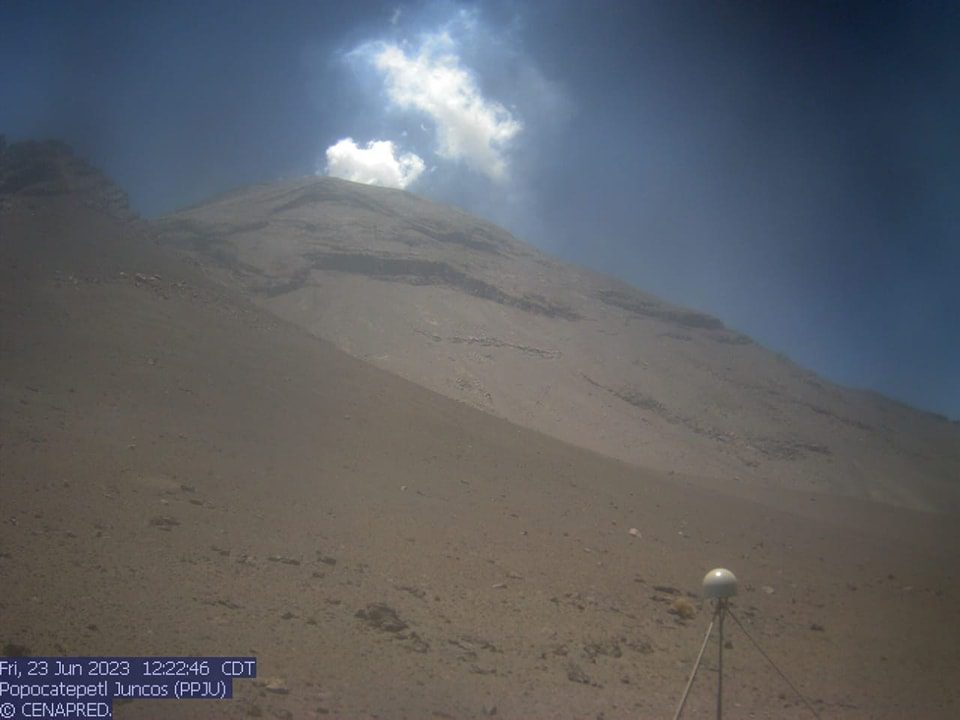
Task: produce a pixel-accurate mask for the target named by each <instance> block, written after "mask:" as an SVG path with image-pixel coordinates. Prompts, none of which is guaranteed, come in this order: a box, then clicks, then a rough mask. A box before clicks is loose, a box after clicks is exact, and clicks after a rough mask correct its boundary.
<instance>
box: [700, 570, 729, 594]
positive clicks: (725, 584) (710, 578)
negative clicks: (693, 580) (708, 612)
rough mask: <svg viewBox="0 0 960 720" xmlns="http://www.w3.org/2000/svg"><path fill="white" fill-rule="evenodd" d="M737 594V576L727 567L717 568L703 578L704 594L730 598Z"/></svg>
mask: <svg viewBox="0 0 960 720" xmlns="http://www.w3.org/2000/svg"><path fill="white" fill-rule="evenodd" d="M736 594H737V576H736V575H734V574H733V573H732V572H730V571H729V570H727V569H725V568H716V569H714V570H711V571H710V572H708V573H707V574H706V575H705V576H704V578H703V596H704V597H706V598H728V597H733V596H734V595H736Z"/></svg>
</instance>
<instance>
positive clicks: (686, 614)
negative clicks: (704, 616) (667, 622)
mask: <svg viewBox="0 0 960 720" xmlns="http://www.w3.org/2000/svg"><path fill="white" fill-rule="evenodd" d="M667 612H668V613H670V614H671V615H676V616H677V617H679V618H680V619H681V620H692V619H693V618H694V617H696V615H697V608H696V607H694V604H693V603H692V602H690V601H689V600H687V598H685V597H678V598H674V600H673V602H672V603H670V607H669V608H667Z"/></svg>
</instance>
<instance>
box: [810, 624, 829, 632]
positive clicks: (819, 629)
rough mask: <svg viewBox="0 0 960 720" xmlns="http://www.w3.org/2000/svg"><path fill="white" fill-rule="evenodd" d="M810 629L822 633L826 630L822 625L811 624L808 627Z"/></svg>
mask: <svg viewBox="0 0 960 720" xmlns="http://www.w3.org/2000/svg"><path fill="white" fill-rule="evenodd" d="M810 629H811V630H814V631H816V632H824V631H825V630H826V628H825V627H824V626H823V625H821V624H820V623H813V624H811V625H810Z"/></svg>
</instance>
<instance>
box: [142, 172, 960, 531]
mask: <svg viewBox="0 0 960 720" xmlns="http://www.w3.org/2000/svg"><path fill="white" fill-rule="evenodd" d="M154 227H155V228H156V229H157V231H158V232H159V234H160V237H161V241H162V242H163V243H164V244H167V245H171V246H175V247H177V248H179V249H181V250H183V251H186V252H188V253H189V254H191V256H192V257H194V258H195V259H197V261H198V262H201V263H202V264H204V265H205V266H207V268H208V271H210V272H211V273H212V274H214V275H216V276H217V277H218V278H219V279H220V280H221V281H223V282H228V283H236V284H238V286H240V287H242V288H243V289H244V291H245V292H246V293H248V296H249V297H250V298H251V300H253V301H254V302H257V303H258V304H261V305H262V306H264V307H267V308H269V309H270V310H271V311H272V312H275V313H276V314H278V315H279V316H281V317H284V318H285V319H288V320H291V321H293V322H295V323H297V324H300V325H301V326H302V327H305V328H307V329H308V330H310V331H311V332H313V333H314V334H316V335H318V336H320V337H324V338H326V339H329V340H331V341H332V342H334V344H336V345H337V346H338V347H340V348H341V349H344V350H346V351H347V352H350V353H351V354H353V355H355V356H357V357H360V358H362V359H364V360H367V361H370V362H373V363H374V364H377V365H378V366H380V367H383V368H384V369H387V370H390V371H391V372H396V373H398V374H400V375H401V376H403V377H406V378H407V379H411V380H413V381H414V382H417V383H419V384H421V385H424V386H426V387H428V388H430V389H432V390H435V391H438V392H441V393H442V394H446V395H448V396H450V397H454V398H456V399H459V400H461V401H464V402H467V403H468V404H472V405H474V406H476V407H479V408H481V409H484V410H486V411H488V412H492V413H493V414H495V415H498V416H500V417H504V418H505V419H508V420H510V421H511V422H516V423H518V424H521V425H524V426H528V427H532V428H534V429H537V430H540V431H542V432H546V433H547V434H549V435H553V436H555V437H559V438H561V439H563V440H564V441H566V442H573V443H574V444H578V445H580V446H582V447H586V448H589V449H592V450H596V451H598V452H601V453H602V454H607V455H610V456H613V457H617V458H619V459H621V460H625V461H627V462H631V463H634V464H639V465H644V466H651V467H656V468H658V469H662V470H674V471H676V472H682V473H689V474H692V475H699V476H706V477H714V478H716V486H717V487H721V486H722V487H726V488H728V489H733V490H736V489H737V488H738V487H739V488H741V490H742V489H743V488H744V487H745V486H747V485H749V486H750V487H751V488H752V490H759V489H761V488H763V487H764V486H767V485H770V484H771V483H782V484H784V485H786V486H788V487H792V488H793V489H799V490H803V489H809V490H811V491H812V492H814V493H818V492H834V493H840V494H847V495H852V496H855V497H869V498H872V499H876V500H880V501H882V502H890V503H893V504H901V505H907V506H911V507H916V508H920V509H924V510H944V511H947V512H955V511H957V510H958V509H960V501H958V488H957V483H955V482H953V481H952V480H951V478H954V477H960V428H957V427H956V426H955V425H954V424H951V423H949V421H947V420H946V419H942V418H940V416H936V415H934V414H930V413H926V412H925V411H922V410H917V409H913V408H909V406H905V405H904V404H902V403H899V402H898V401H894V400H890V399H887V398H885V397H883V396H878V395H875V394H870V393H867V392H865V391H860V390H853V389H848V388H843V387H841V386H839V385H836V384H834V383H831V382H830V381H827V380H824V379H823V378H820V377H819V376H817V375H816V374H815V373H813V372H811V371H809V370H805V369H803V368H800V367H799V366H797V365H795V364H794V363H792V362H791V361H789V360H787V359H785V358H783V356H780V355H778V354H776V353H773V352H772V351H769V350H767V349H765V348H763V347H762V346H760V345H758V344H757V343H755V342H754V341H753V340H752V339H750V338H749V337H747V336H746V335H743V334H742V333H739V332H737V331H736V330H732V329H730V328H728V327H727V326H726V325H725V324H724V323H723V322H722V321H720V320H719V319H717V318H715V317H712V316H710V315H708V314H705V313H702V312H699V311H696V310H692V309H689V308H685V307H682V306H678V305H674V304H671V303H668V302H665V301H663V300H661V299H659V298H657V297H655V296H653V295H651V294H649V293H646V292H644V291H642V290H641V289H638V288H635V287H633V286H631V285H629V284H628V283H626V282H624V281H621V280H617V279H615V278H611V277H609V276H605V275H602V274H600V273H595V272H593V271H591V270H587V269H585V268H581V267H577V266H572V265H569V264H566V263H563V262H561V261H559V260H556V259H554V258H551V257H550V256H549V255H547V254H545V253H543V252H542V251H540V250H537V249H536V248H534V247H532V246H529V245H527V244H525V243H523V242H522V241H520V240H518V239H516V238H515V237H513V236H512V235H510V234H509V233H508V232H507V231H505V230H502V229H500V228H497V227H496V226H494V225H492V224H491V223H489V222H487V221H484V220H482V219H479V218H475V217H473V216H471V215H469V214H468V213H465V212H463V211H461V210H457V209H454V208H449V207H446V206H443V205H440V204H438V203H434V202H432V201H429V200H425V199H422V198H419V197H418V196H415V195H413V194H411V193H407V192H405V191H400V190H393V189H383V188H375V187H370V186H365V185H360V184H356V183H349V182H347V181H343V180H338V179H333V178H304V179H298V180H293V181H288V182H284V183H279V184H274V185H269V186H263V185H261V186H256V187H253V188H248V189H246V190H244V189H240V190H237V191H234V192H232V193H231V194H230V195H229V196H228V197H227V198H225V199H220V200H217V201H214V202H213V203H212V204H210V205H209V206H204V205H199V206H195V207H193V208H192V209H189V210H185V211H181V212H178V213H174V214H172V215H169V216H166V217H164V218H160V219H158V220H156V221H155V222H154ZM864 444H866V446H867V447H865V448H863V449H859V450H856V451H855V452H852V451H850V450H848V448H854V449H856V448H857V447H858V446H864ZM878 458H880V460H879V461H878Z"/></svg>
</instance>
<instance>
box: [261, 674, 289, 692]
mask: <svg viewBox="0 0 960 720" xmlns="http://www.w3.org/2000/svg"><path fill="white" fill-rule="evenodd" d="M258 684H259V685H260V686H261V687H262V688H263V689H264V690H266V691H267V692H270V693H273V694H274V695H286V694H288V693H289V692H290V688H288V687H287V681H286V680H285V679H284V678H282V677H271V678H264V680H263V682H262V683H258Z"/></svg>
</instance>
